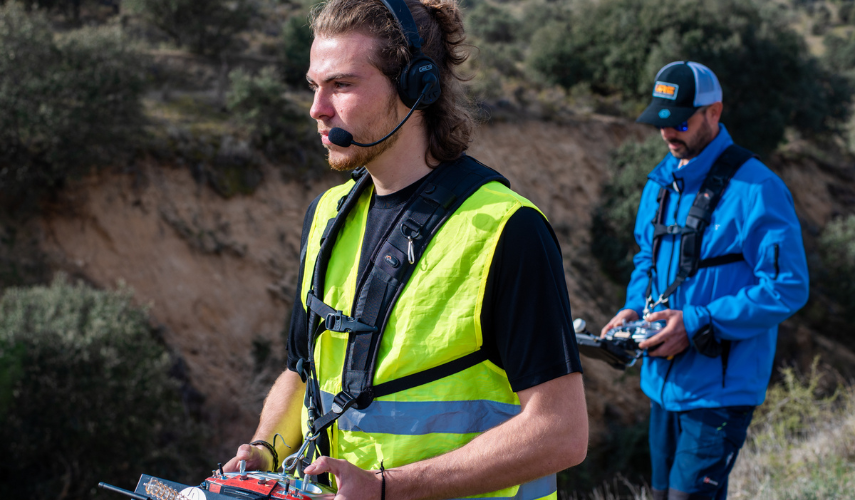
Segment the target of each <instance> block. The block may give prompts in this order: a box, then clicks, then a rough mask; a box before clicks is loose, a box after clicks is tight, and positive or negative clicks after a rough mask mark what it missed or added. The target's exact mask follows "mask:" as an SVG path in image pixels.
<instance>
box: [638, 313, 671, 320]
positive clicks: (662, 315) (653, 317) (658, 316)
mask: <svg viewBox="0 0 855 500" xmlns="http://www.w3.org/2000/svg"><path fill="white" fill-rule="evenodd" d="M667 318H668V316H667V314H665V311H657V312H652V313H650V314H648V315H647V316H645V317H644V319H645V321H648V322H653V321H659V320H663V319H667Z"/></svg>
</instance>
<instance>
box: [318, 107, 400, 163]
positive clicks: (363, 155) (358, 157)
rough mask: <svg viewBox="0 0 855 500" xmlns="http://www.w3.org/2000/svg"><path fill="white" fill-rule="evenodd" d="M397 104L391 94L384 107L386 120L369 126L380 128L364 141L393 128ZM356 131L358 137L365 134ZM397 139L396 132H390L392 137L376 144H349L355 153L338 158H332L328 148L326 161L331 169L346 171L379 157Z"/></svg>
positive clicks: (395, 121)
mask: <svg viewBox="0 0 855 500" xmlns="http://www.w3.org/2000/svg"><path fill="white" fill-rule="evenodd" d="M397 104H398V96H397V95H395V94H393V95H392V98H391V99H390V100H389V103H388V106H387V108H386V113H384V116H385V117H386V120H384V121H383V123H381V124H379V125H376V126H373V127H371V129H373V130H380V134H378V135H377V136H374V135H373V134H371V135H370V137H374V138H372V139H371V140H366V141H364V142H366V143H369V142H374V141H376V140H377V139H379V138H380V137H383V136H384V135H386V134H388V133H389V131H391V130H392V129H394V128H395V125H397V124H398V112H397ZM360 132H362V133H360ZM356 133H358V134H359V136H360V137H362V136H364V135H367V134H365V133H364V131H359V130H357V131H356ZM397 140H398V134H397V133H395V134H392V137H389V138H388V139H386V140H385V141H383V142H381V143H380V144H377V145H376V146H371V147H367V148H363V147H360V146H355V145H351V147H353V148H356V154H353V155H347V156H344V155H341V156H339V157H338V158H333V156H332V154H331V153H330V151H329V149H328V150H327V161H328V162H329V164H330V167H332V168H333V170H338V171H339V172H347V171H349V170H353V169H355V168H359V167H361V166H363V165H367V164H369V163H371V162H372V161H373V160H374V159H375V158H377V157H379V156H380V155H381V154H383V153H385V152H386V151H387V150H388V149H390V148H391V147H392V146H394V145H395V142H397ZM359 142H363V141H359Z"/></svg>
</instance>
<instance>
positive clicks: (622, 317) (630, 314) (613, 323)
mask: <svg viewBox="0 0 855 500" xmlns="http://www.w3.org/2000/svg"><path fill="white" fill-rule="evenodd" d="M630 321H638V313H637V312H635V311H633V310H632V309H623V310H621V311H620V312H619V313H617V314H615V317H614V318H612V319H611V320H609V322H608V323H606V326H604V327H603V329H602V330H600V338H602V337H605V336H606V333H608V331H609V330H611V329H612V328H617V327H619V326H621V325H622V324H624V323H629V322H630Z"/></svg>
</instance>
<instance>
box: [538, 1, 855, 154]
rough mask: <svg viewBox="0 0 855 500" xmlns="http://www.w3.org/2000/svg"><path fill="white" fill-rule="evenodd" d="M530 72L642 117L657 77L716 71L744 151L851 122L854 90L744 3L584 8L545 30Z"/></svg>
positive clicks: (765, 11)
mask: <svg viewBox="0 0 855 500" xmlns="http://www.w3.org/2000/svg"><path fill="white" fill-rule="evenodd" d="M541 29H542V30H543V31H545V32H546V33H544V34H543V35H541V34H540V33H537V34H536V35H535V37H534V39H533V40H532V45H531V50H530V54H529V58H528V64H529V66H530V67H531V68H532V69H534V70H535V71H538V72H540V73H542V74H543V75H544V76H545V77H546V78H547V79H548V80H549V81H551V82H553V83H557V84H560V85H562V86H564V87H566V88H570V87H573V86H574V85H576V84H578V83H585V82H587V83H589V84H590V88H591V89H592V90H593V91H594V92H595V93H597V94H599V95H603V96H608V95H614V94H619V95H622V96H623V97H624V99H625V100H627V101H632V102H635V103H636V104H635V106H634V107H633V106H628V111H631V113H630V114H633V115H635V114H636V113H638V112H640V110H641V109H642V108H643V107H644V106H645V105H646V104H647V103H648V102H649V99H650V92H651V89H652V87H653V79H654V77H655V75H656V72H657V70H658V69H659V68H661V67H662V66H664V65H665V64H667V63H668V62H671V61H675V60H687V59H688V60H694V61H698V62H701V63H704V64H706V65H707V66H709V67H710V68H711V69H712V70H713V71H714V72H715V73H716V75H717V76H718V77H719V80H720V81H721V85H722V88H723V90H724V103H725V109H724V114H723V117H722V121H723V123H725V125H727V126H728V129H729V130H730V132H731V133H732V134H733V136H734V138H735V140H736V141H737V142H739V143H740V144H742V145H744V146H746V147H748V148H750V149H753V150H755V151H757V152H760V153H767V152H769V151H771V150H773V149H774V148H775V147H776V146H777V144H778V143H779V142H780V141H781V140H782V139H783V136H784V130H785V128H786V127H789V126H793V127H795V128H797V129H798V130H800V131H801V132H802V133H804V134H814V133H820V132H826V131H829V130H836V129H837V128H838V127H839V126H840V125H841V124H842V123H844V122H845V119H846V117H847V115H848V104H849V102H850V100H851V92H852V90H851V89H850V87H849V85H848V83H847V82H846V81H845V80H844V79H843V78H841V77H839V76H838V75H835V74H833V73H831V72H829V71H827V70H825V69H823V68H822V67H820V66H819V64H818V63H817V60H816V59H814V58H812V57H811V56H810V55H809V54H808V52H807V49H806V47H805V44H804V41H803V39H802V38H801V37H800V36H799V35H798V34H796V33H795V32H793V31H792V30H791V29H789V27H788V26H787V24H786V20H785V19H783V18H782V17H781V16H780V15H779V14H776V10H775V9H772V8H761V7H760V6H758V5H756V4H754V3H751V2H742V1H739V0H723V1H713V0H702V1H695V0H604V1H601V2H590V1H589V2H587V3H584V4H582V5H581V6H580V8H579V9H578V11H577V12H575V14H574V15H573V16H572V17H571V19H570V20H569V21H567V22H561V21H559V22H557V23H556V24H552V25H548V26H544V27H543V28H541Z"/></svg>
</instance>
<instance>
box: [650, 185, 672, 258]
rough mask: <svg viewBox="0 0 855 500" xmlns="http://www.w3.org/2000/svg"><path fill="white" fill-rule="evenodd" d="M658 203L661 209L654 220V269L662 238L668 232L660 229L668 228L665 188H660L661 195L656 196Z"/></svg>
mask: <svg viewBox="0 0 855 500" xmlns="http://www.w3.org/2000/svg"><path fill="white" fill-rule="evenodd" d="M656 203H657V204H658V205H659V207H658V208H657V209H656V218H655V219H653V248H652V249H651V250H652V257H653V267H656V259H657V257H658V256H659V246H660V245H661V243H662V236H663V235H665V234H667V231H663V230H662V229H660V228H664V227H666V226H665V207H666V206H667V205H668V188H666V187H664V186H663V187H661V188H659V194H657V195H656Z"/></svg>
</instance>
